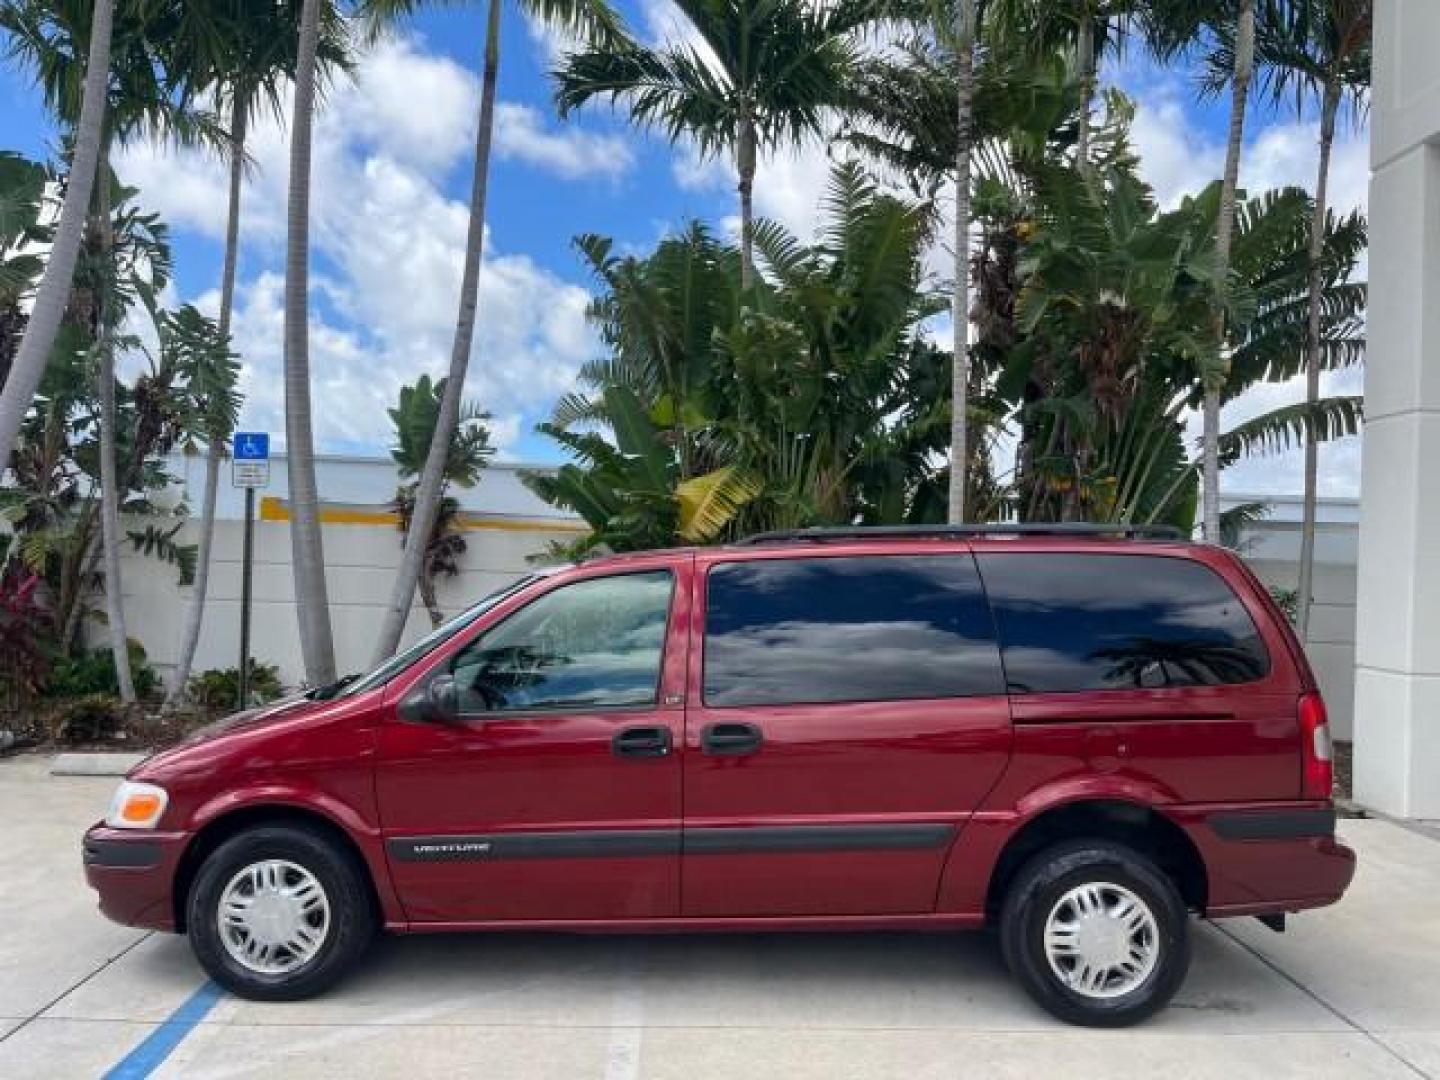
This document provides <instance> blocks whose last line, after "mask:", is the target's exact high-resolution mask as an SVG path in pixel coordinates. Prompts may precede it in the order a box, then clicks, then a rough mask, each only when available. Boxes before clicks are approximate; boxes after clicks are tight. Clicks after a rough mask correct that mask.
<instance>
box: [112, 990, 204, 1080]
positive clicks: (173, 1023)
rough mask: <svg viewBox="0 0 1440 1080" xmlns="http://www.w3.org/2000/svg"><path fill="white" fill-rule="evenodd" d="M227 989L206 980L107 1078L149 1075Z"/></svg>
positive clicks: (120, 1079) (118, 1079)
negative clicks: (224, 989)
mask: <svg viewBox="0 0 1440 1080" xmlns="http://www.w3.org/2000/svg"><path fill="white" fill-rule="evenodd" d="M224 994H225V991H223V990H221V989H220V987H218V986H216V985H215V984H214V983H213V982H206V983H205V985H204V986H202V987H200V989H199V990H196V991H195V993H193V994H191V995H190V996H189V997H188V998H186V999H185V1001H184V1002H183V1003H182V1004H181V1005H180V1007H179V1008H178V1009H176V1010H175V1011H174V1012H173V1013H171V1014H170V1015H169V1016H167V1017H166V1018H165V1020H164V1022H162V1023H161V1025H160V1026H159V1027H157V1028H156V1029H155V1030H154V1031H152V1032H151V1033H150V1034H149V1035H148V1036H146V1038H145V1041H144V1042H142V1043H141V1044H140V1045H139V1046H137V1047H135V1049H134V1050H131V1051H130V1053H128V1054H126V1055H125V1057H124V1059H123V1060H122V1061H120V1063H119V1064H117V1065H116V1066H115V1067H114V1068H113V1069H111V1070H110V1071H109V1072H107V1073H106V1074H105V1080H139V1078H141V1077H145V1076H149V1075H150V1074H151V1073H153V1072H154V1071H155V1070H156V1069H158V1068H159V1067H160V1066H161V1064H162V1063H163V1062H164V1061H165V1059H166V1058H168V1057H169V1056H170V1055H171V1054H173V1053H174V1052H175V1048H176V1047H177V1046H179V1045H180V1044H181V1043H182V1042H184V1041H185V1036H187V1035H189V1034H190V1032H191V1031H193V1030H194V1029H195V1025H196V1024H198V1023H200V1021H201V1020H204V1019H205V1015H206V1013H208V1012H209V1011H210V1010H211V1009H212V1008H213V1007H214V1006H215V1003H216V1002H217V1001H219V1000H220V998H221V997H223V996H224Z"/></svg>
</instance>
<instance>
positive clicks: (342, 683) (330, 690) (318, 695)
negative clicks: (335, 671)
mask: <svg viewBox="0 0 1440 1080" xmlns="http://www.w3.org/2000/svg"><path fill="white" fill-rule="evenodd" d="M362 674H364V673H363V672H359V671H357V672H355V673H354V674H352V675H346V676H345V677H344V678H340V679H336V680H335V681H334V682H332V683H326V684H325V685H324V686H317V687H315V688H314V689H313V690H306V691H305V696H306V697H307V698H309V699H310V700H311V701H329V700H330V699H331V698H333V697H334V696H335V695H336V694H338V693H339V692H340V691H341V690H344V689H345V687H347V686H349V685H350V684H351V683H353V682H354V681H355V680H356V679H358V678H360V676H361V675H362Z"/></svg>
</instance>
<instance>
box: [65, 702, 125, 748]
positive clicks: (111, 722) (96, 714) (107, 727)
mask: <svg viewBox="0 0 1440 1080" xmlns="http://www.w3.org/2000/svg"><path fill="white" fill-rule="evenodd" d="M128 715H129V713H128V710H127V709H126V708H125V706H124V704H123V703H122V702H121V701H120V699H119V698H118V697H115V696H114V695H113V694H86V695H84V696H83V697H77V698H73V699H71V700H68V701H65V702H63V703H62V704H60V705H58V706H57V707H56V709H55V711H54V712H53V713H51V715H50V737H51V738H52V739H54V740H55V741H56V742H72V743H80V742H98V741H100V740H102V739H110V738H113V737H114V736H115V734H116V733H117V732H120V731H124V730H125V722H126V719H127V717H128Z"/></svg>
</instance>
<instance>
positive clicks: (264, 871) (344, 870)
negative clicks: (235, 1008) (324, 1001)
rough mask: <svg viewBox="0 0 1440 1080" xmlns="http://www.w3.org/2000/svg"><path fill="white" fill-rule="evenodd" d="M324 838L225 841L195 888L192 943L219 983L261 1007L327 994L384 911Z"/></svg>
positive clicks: (256, 833) (291, 829)
mask: <svg viewBox="0 0 1440 1080" xmlns="http://www.w3.org/2000/svg"><path fill="white" fill-rule="evenodd" d="M356 863H357V860H356V859H355V857H354V856H353V855H352V854H351V853H350V852H349V851H346V850H344V849H343V848H341V847H340V846H339V845H337V844H336V843H335V842H334V841H332V840H330V839H329V838H328V837H326V836H324V835H322V834H321V833H319V832H317V831H315V830H312V829H307V828H304V827H302V826H294V825H264V826H260V827H258V828H254V829H249V830H247V831H245V832H242V833H240V834H238V835H236V836H233V837H231V838H230V839H229V840H226V841H225V842H224V843H223V844H221V845H220V846H219V847H218V848H216V849H215V850H214V851H213V852H211V853H210V855H209V856H208V857H207V858H206V859H205V861H204V863H202V864H201V866H200V872H199V873H198V874H197V875H196V878H195V884H194V887H193V888H192V889H191V890H190V897H189V904H188V908H187V915H188V917H187V920H186V921H187V924H188V926H189V935H190V945H191V948H192V949H194V951H195V956H196V958H197V959H198V960H199V961H200V964H201V966H202V967H204V968H205V970H206V972H207V973H209V975H210V977H211V978H213V979H214V980H215V981H216V982H217V983H219V984H220V985H221V986H223V987H224V988H225V989H227V990H229V991H230V992H232V993H234V994H237V995H239V996H240V997H245V998H251V999H254V1000H257V1001H294V1000H298V999H300V998H307V997H312V996H314V995H315V994H319V993H321V992H322V991H324V990H326V989H328V988H329V987H330V986H331V985H332V984H333V983H334V982H335V981H336V980H337V979H339V978H340V977H341V976H342V975H343V974H344V973H345V971H346V970H347V969H348V968H349V967H350V966H351V965H352V964H354V963H355V961H357V960H358V959H359V958H360V956H361V955H362V954H363V953H364V952H365V949H366V947H367V946H368V945H369V943H370V941H371V939H372V938H373V937H374V934H375V926H376V920H375V913H374V910H373V906H372V904H371V900H370V892H369V889H368V886H367V883H366V880H365V877H364V874H365V871H364V868H363V867H360V866H358V865H357V864H356Z"/></svg>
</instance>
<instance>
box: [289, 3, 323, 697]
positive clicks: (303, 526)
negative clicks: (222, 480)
mask: <svg viewBox="0 0 1440 1080" xmlns="http://www.w3.org/2000/svg"><path fill="white" fill-rule="evenodd" d="M319 18H320V0H303V4H302V6H301V9H300V42H299V51H298V54H297V56H296V62H295V103H294V105H295V113H294V117H293V119H292V121H291V127H290V202H289V206H288V208H287V212H286V219H287V222H286V223H287V234H288V235H287V239H286V244H285V456H286V461H287V464H288V466H289V481H290V506H291V514H292V517H291V523H290V549H291V558H292V561H293V563H294V570H295V606H296V612H297V614H298V616H299V620H300V651H301V654H302V655H303V657H304V662H305V678H306V680H307V681H308V682H309V683H311V685H323V684H325V683H328V682H332V681H334V679H335V643H334V639H333V638H332V636H331V631H330V598H329V593H328V591H327V590H326V586H325V551H324V545H323V543H322V541H321V538H320V494H319V492H318V491H317V489H316V486H315V437H314V433H313V430H312V424H311V419H310V334H309V323H308V320H309V315H310V312H309V295H310V272H309V271H310V268H309V259H310V137H311V134H310V133H311V125H312V123H313V120H314V113H315V47H316V39H317V37H318V32H319Z"/></svg>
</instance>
